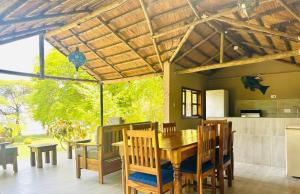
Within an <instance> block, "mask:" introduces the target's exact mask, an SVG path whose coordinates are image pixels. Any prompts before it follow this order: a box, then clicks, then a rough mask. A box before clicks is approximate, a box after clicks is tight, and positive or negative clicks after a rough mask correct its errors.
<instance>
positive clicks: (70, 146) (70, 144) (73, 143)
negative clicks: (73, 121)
mask: <svg viewBox="0 0 300 194" xmlns="http://www.w3.org/2000/svg"><path fill="white" fill-rule="evenodd" d="M91 141H92V140H91V139H84V140H78V141H76V140H74V141H67V142H66V143H67V152H68V159H72V151H73V148H75V147H76V144H78V143H89V142H91Z"/></svg>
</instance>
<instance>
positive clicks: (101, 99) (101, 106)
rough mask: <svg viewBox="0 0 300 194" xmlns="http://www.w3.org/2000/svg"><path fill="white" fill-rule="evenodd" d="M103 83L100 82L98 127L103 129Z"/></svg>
mask: <svg viewBox="0 0 300 194" xmlns="http://www.w3.org/2000/svg"><path fill="white" fill-rule="evenodd" d="M103 118H104V116H103V82H102V81H100V125H101V127H103V123H104V121H103Z"/></svg>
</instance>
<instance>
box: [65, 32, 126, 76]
mask: <svg viewBox="0 0 300 194" xmlns="http://www.w3.org/2000/svg"><path fill="white" fill-rule="evenodd" d="M70 32H71V33H72V34H73V35H74V37H76V39H77V40H78V41H79V42H81V43H82V44H84V45H85V46H86V47H87V48H88V49H89V50H90V51H91V52H92V53H94V54H95V55H96V56H97V57H99V59H101V61H103V62H104V63H105V64H106V65H107V66H110V67H111V68H112V69H113V70H114V71H115V72H116V73H117V74H118V75H120V76H121V77H125V75H123V74H122V73H121V72H120V71H119V70H118V69H116V68H115V67H114V65H112V64H110V63H109V62H107V61H106V60H104V59H103V57H102V56H100V55H99V54H98V53H97V52H96V51H94V49H93V48H92V47H91V46H89V45H88V44H86V43H85V42H84V40H82V39H81V38H80V37H79V36H78V35H77V34H76V33H75V32H74V31H73V30H72V29H70Z"/></svg>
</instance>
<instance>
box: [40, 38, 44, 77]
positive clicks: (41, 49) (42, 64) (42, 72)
mask: <svg viewBox="0 0 300 194" xmlns="http://www.w3.org/2000/svg"><path fill="white" fill-rule="evenodd" d="M44 39H45V38H44V34H40V35H39V53H40V79H44V78H45V44H44Z"/></svg>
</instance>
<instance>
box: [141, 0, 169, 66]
mask: <svg viewBox="0 0 300 194" xmlns="http://www.w3.org/2000/svg"><path fill="white" fill-rule="evenodd" d="M139 1H140V4H141V7H142V10H143V12H144V15H145V18H146V21H147V24H148V28H149V31H150V35H151V39H152V42H153V46H154V49H155V52H156V55H157V59H158V61H159V64H160V68H161V69H162V71H163V70H164V67H163V63H162V60H161V56H160V53H159V50H158V46H157V43H156V41H155V38H153V35H154V32H153V27H152V24H151V19H150V17H149V15H148V13H147V10H146V6H145V3H144V1H143V0H139Z"/></svg>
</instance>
